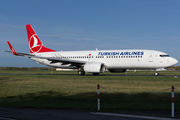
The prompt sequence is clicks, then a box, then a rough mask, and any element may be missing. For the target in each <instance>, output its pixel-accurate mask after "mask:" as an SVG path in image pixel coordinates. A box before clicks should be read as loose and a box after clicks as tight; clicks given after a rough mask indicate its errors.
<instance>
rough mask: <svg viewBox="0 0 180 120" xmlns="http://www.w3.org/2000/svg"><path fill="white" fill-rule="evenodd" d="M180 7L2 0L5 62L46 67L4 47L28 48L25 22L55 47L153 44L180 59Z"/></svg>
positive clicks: (163, 0)
mask: <svg viewBox="0 0 180 120" xmlns="http://www.w3.org/2000/svg"><path fill="white" fill-rule="evenodd" d="M179 6H180V1H179V0H108V1H107V0H29V1H28V0H17V1H15V0H0V49H1V50H0V56H1V57H0V61H1V63H0V66H3V67H10V66H16V67H44V66H43V65H39V64H37V63H36V62H34V61H32V60H30V59H28V58H25V57H17V56H13V55H12V54H10V53H6V52H4V51H3V50H9V47H8V44H7V41H10V42H11V44H12V45H13V47H14V48H15V50H16V51H18V52H25V53H29V46H28V40H27V33H26V27H25V25H26V24H31V25H32V26H33V28H34V29H35V31H36V33H37V34H38V36H39V37H40V39H41V40H42V42H43V44H44V45H45V46H46V47H48V48H51V49H54V50H63V51H73V50H94V49H95V48H98V49H99V50H106V49H107V50H109V49H114V50H115V49H152V50H158V51H162V52H165V53H168V54H169V55H170V56H172V57H174V58H176V59H177V60H178V61H180V54H179V51H180V45H179V44H180V7H179ZM177 65H180V63H178V64H177Z"/></svg>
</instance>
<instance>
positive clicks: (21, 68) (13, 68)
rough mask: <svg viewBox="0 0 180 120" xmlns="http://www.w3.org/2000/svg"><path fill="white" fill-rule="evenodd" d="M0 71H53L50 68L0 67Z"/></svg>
mask: <svg viewBox="0 0 180 120" xmlns="http://www.w3.org/2000/svg"><path fill="white" fill-rule="evenodd" d="M0 70H47V71H48V70H55V68H50V67H0Z"/></svg>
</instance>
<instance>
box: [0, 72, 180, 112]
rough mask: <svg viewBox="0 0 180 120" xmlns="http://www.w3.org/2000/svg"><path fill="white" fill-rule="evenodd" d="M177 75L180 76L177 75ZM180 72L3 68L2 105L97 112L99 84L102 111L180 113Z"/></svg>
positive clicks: (1, 75)
mask: <svg viewBox="0 0 180 120" xmlns="http://www.w3.org/2000/svg"><path fill="white" fill-rule="evenodd" d="M174 75H176V76H177V78H174ZM178 76H180V71H162V72H160V76H154V75H153V72H147V71H146V72H142V71H141V72H140V71H137V72H128V73H126V74H125V73H121V74H111V73H109V72H106V73H103V74H101V75H100V76H92V75H91V74H86V75H85V76H78V75H77V73H76V72H65V71H63V72H55V71H53V72H50V71H46V72H44V71H36V72H35V71H0V94H1V97H0V106H1V107H18V108H38V109H45V108H46V109H47V108H48V109H69V110H83V111H89V112H96V111H97V84H100V86H101V87H100V99H101V100H100V101H101V112H116V113H117V112H121V111H145V112H147V111H166V112H170V111H171V86H172V85H173V86H174V87H175V111H176V112H180V101H179V99H180V91H179V90H180V82H179V81H180V77H178Z"/></svg>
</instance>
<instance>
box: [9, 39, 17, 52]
mask: <svg viewBox="0 0 180 120" xmlns="http://www.w3.org/2000/svg"><path fill="white" fill-rule="evenodd" d="M7 43H8V45H9V47H10V49H11V52H12V53H13V54H14V55H18V54H17V52H16V51H15V50H14V48H13V47H12V45H11V44H10V42H9V41H7Z"/></svg>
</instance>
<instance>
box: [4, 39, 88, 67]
mask: <svg viewBox="0 0 180 120" xmlns="http://www.w3.org/2000/svg"><path fill="white" fill-rule="evenodd" d="M7 42H8V45H9V47H10V49H11V51H7V50H5V52H10V53H13V54H14V55H16V56H24V57H29V58H39V59H47V60H49V61H51V63H52V64H53V63H58V62H61V63H63V64H64V65H65V64H71V65H83V64H85V63H86V61H79V60H69V59H62V58H55V57H41V56H36V55H34V54H28V53H20V52H16V51H15V49H14V48H13V47H12V45H11V44H10V42H9V41H7Z"/></svg>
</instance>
